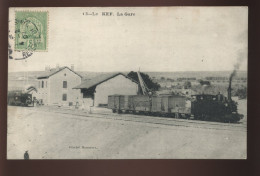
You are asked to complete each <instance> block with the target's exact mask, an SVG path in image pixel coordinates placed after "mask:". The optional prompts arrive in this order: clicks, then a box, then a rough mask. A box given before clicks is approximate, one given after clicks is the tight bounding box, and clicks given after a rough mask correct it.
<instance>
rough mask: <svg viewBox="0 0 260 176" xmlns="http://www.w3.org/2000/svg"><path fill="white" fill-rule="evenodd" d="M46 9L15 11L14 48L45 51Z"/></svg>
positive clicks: (46, 40) (46, 32)
mask: <svg viewBox="0 0 260 176" xmlns="http://www.w3.org/2000/svg"><path fill="white" fill-rule="evenodd" d="M47 35H48V12H47V11H44V12H42V11H16V12H15V50H16V51H24V50H31V51H47V43H48V36H47Z"/></svg>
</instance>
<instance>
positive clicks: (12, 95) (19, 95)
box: [7, 91, 33, 106]
mask: <svg viewBox="0 0 260 176" xmlns="http://www.w3.org/2000/svg"><path fill="white" fill-rule="evenodd" d="M32 103H33V101H32V95H31V94H28V93H23V92H21V91H10V92H8V94H7V104H8V105H14V106H30V105H32Z"/></svg>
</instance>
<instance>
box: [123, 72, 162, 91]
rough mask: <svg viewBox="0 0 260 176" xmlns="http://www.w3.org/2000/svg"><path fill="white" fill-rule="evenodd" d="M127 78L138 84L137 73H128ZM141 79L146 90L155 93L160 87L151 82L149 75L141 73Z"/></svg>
mask: <svg viewBox="0 0 260 176" xmlns="http://www.w3.org/2000/svg"><path fill="white" fill-rule="evenodd" d="M127 76H128V77H130V78H132V79H133V80H135V81H136V82H138V83H139V79H138V75H137V72H133V71H131V72H130V73H128V75H127ZM141 77H142V78H143V81H144V82H145V84H146V86H147V87H148V89H151V90H153V91H157V90H159V88H160V87H161V86H160V84H158V83H155V82H153V81H152V79H151V78H150V76H149V75H147V74H145V73H141ZM139 84H140V83H139Z"/></svg>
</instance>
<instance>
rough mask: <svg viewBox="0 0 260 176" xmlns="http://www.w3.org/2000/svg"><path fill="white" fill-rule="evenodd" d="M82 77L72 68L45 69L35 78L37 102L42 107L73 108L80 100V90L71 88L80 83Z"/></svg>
mask: <svg viewBox="0 0 260 176" xmlns="http://www.w3.org/2000/svg"><path fill="white" fill-rule="evenodd" d="M81 80H82V76H81V75H79V74H78V73H77V72H75V71H74V66H72V67H71V68H69V67H56V68H53V69H50V68H47V69H46V68H45V72H44V73H43V74H42V75H41V76H39V77H38V78H37V81H38V86H37V87H38V91H37V96H36V98H37V100H39V101H40V102H42V103H43V104H44V105H60V106H73V105H75V104H76V102H77V101H78V99H79V98H80V96H81V94H80V90H77V89H73V87H75V86H77V85H79V84H80V83H81Z"/></svg>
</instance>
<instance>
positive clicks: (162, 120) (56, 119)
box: [7, 6, 248, 159]
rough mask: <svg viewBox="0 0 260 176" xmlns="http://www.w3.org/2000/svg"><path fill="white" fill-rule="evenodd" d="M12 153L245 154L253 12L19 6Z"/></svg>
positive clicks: (14, 33) (13, 43)
mask: <svg viewBox="0 0 260 176" xmlns="http://www.w3.org/2000/svg"><path fill="white" fill-rule="evenodd" d="M8 44H9V45H8V50H9V57H8V93H7V94H8V100H7V101H8V106H7V109H8V132H7V159H246V158H247V62H248V8H247V7H246V6H241V7H239V6H236V7H230V6H229V7H84V8H82V7H66V8H61V7H51V8H50V7H48V8H47V7H42V8H31V7H30V8H15V7H13V8H10V9H9V43H8Z"/></svg>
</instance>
